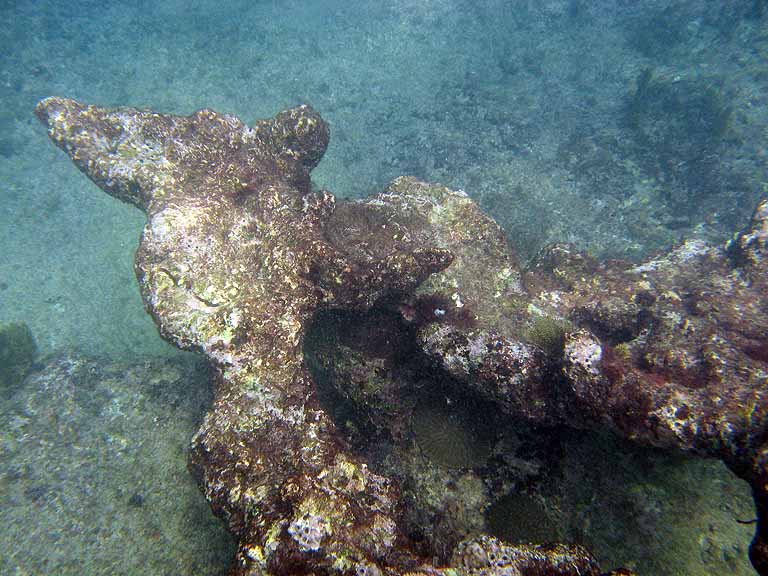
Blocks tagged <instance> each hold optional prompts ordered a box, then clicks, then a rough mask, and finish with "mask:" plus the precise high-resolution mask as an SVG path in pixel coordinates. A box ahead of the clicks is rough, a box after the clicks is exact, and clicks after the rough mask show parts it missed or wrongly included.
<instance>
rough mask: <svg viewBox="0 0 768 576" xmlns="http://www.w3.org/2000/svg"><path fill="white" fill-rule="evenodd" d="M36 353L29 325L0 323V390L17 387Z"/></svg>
mask: <svg viewBox="0 0 768 576" xmlns="http://www.w3.org/2000/svg"><path fill="white" fill-rule="evenodd" d="M36 355H37V344H35V339H34V338H33V337H32V331H31V330H30V329H29V326H27V325H26V324H24V323H21V322H19V323H12V324H3V325H0V391H12V390H14V389H15V388H16V387H18V386H19V384H21V382H22V380H24V376H25V375H26V373H27V371H28V370H29V368H30V367H31V366H32V362H34V360H35V356H36Z"/></svg>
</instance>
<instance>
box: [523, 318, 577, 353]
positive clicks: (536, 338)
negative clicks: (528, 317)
mask: <svg viewBox="0 0 768 576" xmlns="http://www.w3.org/2000/svg"><path fill="white" fill-rule="evenodd" d="M573 329H574V327H573V325H572V324H571V323H570V322H568V321H567V320H561V319H558V318H552V317H550V316H536V317H535V318H534V320H533V323H532V324H531V327H530V328H529V329H528V333H527V334H526V339H527V340H528V341H529V342H530V343H531V344H535V345H536V346H538V347H539V348H541V349H542V350H544V352H545V353H546V354H547V356H549V357H551V358H558V357H560V356H562V354H563V346H564V344H565V335H566V334H567V333H568V332H569V331H572V330H573Z"/></svg>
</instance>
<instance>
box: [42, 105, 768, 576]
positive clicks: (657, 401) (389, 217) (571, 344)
mask: <svg viewBox="0 0 768 576" xmlns="http://www.w3.org/2000/svg"><path fill="white" fill-rule="evenodd" d="M37 114H38V116H39V117H40V119H41V120H42V121H43V122H44V123H45V124H46V125H47V126H48V130H49V135H50V136H51V138H52V139H53V140H54V142H55V143H57V144H58V145H59V146H60V147H62V148H63V149H64V150H65V151H66V152H67V153H68V154H69V155H70V156H71V158H72V159H73V160H74V162H75V163H76V164H77V165H78V166H79V167H80V168H81V169H82V170H83V171H84V172H85V173H86V174H87V175H88V176H89V177H90V178H91V179H92V180H93V181H94V182H95V183H96V184H98V185H99V186H100V187H102V188H103V189H104V190H105V191H106V192H108V193H110V194H111V195H113V196H115V197H116V198H119V199H121V200H123V201H126V202H129V203H131V204H134V205H135V206H137V207H139V208H140V209H142V210H143V211H144V212H145V213H146V215H147V225H146V227H145V229H144V232H143V235H142V239H141V243H140V246H139V249H138V251H137V254H136V272H137V276H138V280H139V283H140V286H141V290H142V296H143V298H144V301H145V303H146V306H147V309H148V310H149V312H150V313H151V314H152V316H153V318H154V319H155V321H156V322H157V324H158V326H159V328H160V331H161V334H162V335H163V336H164V337H165V338H166V339H168V340H170V341H171V342H173V343H175V344H176V345H177V346H179V347H182V348H186V349H195V350H199V351H201V352H203V353H204V354H205V355H206V356H208V357H209V358H210V359H211V361H212V362H213V363H214V365H215V368H216V375H215V381H216V386H217V392H216V398H215V400H214V402H213V406H212V408H211V410H210V412H209V413H208V415H207V417H206V419H205V421H204V422H203V424H202V426H201V428H200V430H199V431H198V433H197V435H196V436H195V438H194V440H193V451H192V455H191V465H192V468H193V470H194V471H195V473H196V475H197V477H198V478H199V481H200V483H201V485H202V487H203V490H204V492H205V494H206V496H207V498H208V499H209V501H210V502H211V505H212V507H213V509H214V511H215V512H216V513H217V514H218V515H220V516H221V517H222V518H224V519H225V520H226V522H227V524H228V526H229V528H230V530H232V532H234V533H235V534H236V536H237V538H238V539H239V550H238V557H237V561H236V565H235V568H234V573H236V574H260V573H264V572H269V573H272V574H289V573H303V572H313V573H341V574H351V573H355V572H356V571H359V570H363V571H365V572H366V573H375V572H377V571H381V572H382V573H391V574H395V573H406V572H409V571H410V572H419V571H421V572H422V573H436V572H437V573H445V574H450V573H457V572H458V573H472V574H501V573H506V574H539V573H547V574H553V575H557V574H576V573H579V574H598V573H599V569H598V567H597V565H596V563H595V561H594V560H593V559H592V557H591V556H590V555H589V554H588V553H587V552H586V551H585V550H584V549H582V548H581V547H578V546H565V545H548V546H522V545H521V546H510V545H506V544H503V543H500V542H498V541H496V540H494V539H492V538H489V537H479V538H476V539H473V540H470V541H465V542H464V543H461V544H459V545H458V546H457V547H456V549H455V552H454V554H453V556H452V560H451V561H450V563H449V566H445V565H441V566H439V567H433V566H428V565H427V564H428V562H429V560H428V559H427V558H431V557H432V556H434V555H435V551H434V550H432V551H430V550H420V548H419V545H418V543H417V542H415V541H414V539H413V538H412V537H411V535H410V533H409V531H408V530H407V529H405V523H404V519H403V510H402V506H401V503H400V501H399V487H398V478H397V477H396V476H395V475H386V474H382V473H381V472H379V471H378V470H376V469H375V468H374V465H373V463H369V462H367V461H366V458H365V457H364V456H362V455H360V454H357V453H354V452H353V451H352V450H350V449H349V448H348V444H347V442H346V441H345V439H344V438H343V436H342V434H340V432H339V430H338V429H337V428H336V426H335V424H334V422H333V420H332V419H331V418H330V417H329V414H328V412H327V411H326V410H324V409H323V408H322V406H321V404H320V402H319V398H318V391H317V387H316V385H315V382H314V379H313V378H312V375H311V373H310V371H309V370H308V366H307V363H306V362H305V361H304V356H303V344H304V339H305V336H306V333H307V330H308V329H309V326H310V325H311V323H312V321H313V318H314V317H315V316H316V314H317V313H318V312H319V311H321V310H324V309H325V310H328V309H334V310H347V311H350V312H353V313H362V312H365V311H366V310H369V309H371V308H374V307H377V308H378V307H381V308H384V309H387V310H394V311H398V312H399V313H400V314H401V315H402V318H403V322H405V323H406V324H408V323H410V330H411V334H412V338H413V343H414V346H416V347H417V348H418V349H419V350H420V353H421V355H422V356H423V358H424V361H425V362H427V363H431V365H432V366H433V367H434V368H435V369H436V370H440V371H441V372H442V373H443V374H444V375H445V376H446V377H448V378H449V380H450V381H452V382H455V383H456V384H457V385H459V386H461V388H462V391H463V393H464V394H466V395H467V396H468V397H469V396H471V397H473V398H476V399H477V401H478V402H485V403H487V404H488V405H489V406H493V407H494V410H497V411H498V412H499V413H500V414H503V415H506V416H507V417H510V418H511V417H515V418H517V417H524V418H527V419H529V420H530V421H531V422H533V423H536V424H558V425H561V426H572V427H581V428H584V427H601V426H608V427H609V428H611V429H612V430H613V431H614V432H615V433H617V434H619V435H621V436H624V437H626V438H629V439H632V440H634V441H636V442H639V443H643V444H650V445H654V446H658V447H662V448H667V449H676V450H684V451H688V452H691V453H697V454H705V455H711V456H718V457H720V458H722V459H723V460H724V461H725V462H726V463H727V464H728V465H729V466H730V467H731V468H732V469H733V470H734V471H735V472H736V473H737V474H738V475H739V476H741V477H742V478H745V479H747V480H748V481H749V482H750V483H751V484H752V486H753V489H754V492H755V501H756V504H757V510H758V515H759V522H758V527H757V534H756V538H755V541H754V542H753V545H752V549H751V554H752V555H751V558H752V561H753V563H754V564H755V566H756V567H757V568H758V570H759V571H761V572H762V573H768V565H767V563H768V544H766V542H768V540H767V539H766V538H768V526H767V525H766V521H768V516H767V514H768V490H767V489H766V486H768V482H766V481H765V480H766V477H768V456H767V455H768V444H766V441H765V437H766V435H765V431H766V418H767V416H766V408H768V391H766V386H765V384H766V379H767V378H768V376H767V373H766V361H765V355H764V354H763V349H764V347H765V343H766V340H765V334H766V333H768V310H766V309H765V306H764V301H765V298H764V296H765V294H766V293H768V277H767V276H768V275H767V274H766V266H768V260H766V257H765V252H766V245H767V244H768V242H767V240H766V239H767V238H768V232H766V230H768V201H764V202H763V203H762V204H761V205H760V206H759V207H758V210H757V211H756V213H755V216H754V218H753V220H752V222H751V223H750V225H749V226H748V227H747V229H746V230H745V231H744V232H742V233H741V234H738V235H737V236H736V237H735V239H734V241H733V243H732V244H731V246H730V248H729V249H728V250H726V249H724V248H720V247H716V246H710V245H706V244H704V243H701V242H688V243H685V244H682V245H681V246H678V247H677V248H675V249H674V250H672V251H671V252H669V253H668V254H665V255H662V256H659V257H658V258H655V259H653V260H649V261H647V262H645V263H643V264H641V265H630V264H627V263H623V262H615V261H611V262H606V263H597V262H595V261H593V260H592V259H590V258H588V257H586V256H584V255H581V254H579V253H578V252H577V251H576V250H574V249H573V248H572V247H568V246H562V245H560V246H554V247H551V248H550V249H548V250H546V251H544V252H543V253H542V254H541V255H540V256H539V258H538V259H537V260H536V261H534V262H533V263H532V265H531V266H530V267H529V268H528V269H526V270H521V269H520V267H519V265H518V264H517V260H516V258H515V256H514V253H513V252H512V250H511V248H510V247H509V245H508V244H507V242H506V239H505V238H504V236H503V234H502V233H501V230H500V229H499V227H498V226H497V225H496V224H495V223H494V222H493V221H491V220H490V219H489V218H488V217H486V216H485V215H483V214H482V212H481V211H480V210H479V209H478V208H477V206H476V205H475V204H474V202H472V201H471V200H470V198H469V197H468V196H467V195H466V194H464V193H463V192H457V191H452V190H449V189H447V188H443V187H440V186H436V185H430V184H426V183H422V182H418V181H417V180H415V179H412V178H399V179H397V180H396V181H395V182H393V183H392V185H390V187H389V188H388V189H387V190H386V191H385V192H384V193H382V194H380V195H378V196H375V197H372V198H370V199H367V200H364V201H357V202H342V201H336V200H335V198H334V197H333V196H332V195H331V194H330V193H328V192H326V191H313V190H312V187H311V185H310V178H309V172H310V170H311V169H312V168H313V167H314V166H315V165H316V164H317V162H318V161H319V160H320V158H321V156H322V154H323V152H324V150H325V147H326V145H327V141H328V130H327V127H326V126H325V123H324V122H323V121H322V119H321V118H320V117H319V116H318V115H317V114H316V113H315V112H314V111H312V110H311V109H310V108H308V107H306V106H302V107H299V108H294V109H292V110H288V111H286V112H282V113H280V114H279V115H277V116H276V117H275V118H274V119H271V120H264V121H260V122H257V123H256V124H255V125H254V126H252V127H249V126H246V125H245V124H243V123H242V122H241V121H239V120H238V119H236V118H233V117H230V116H226V115H220V114H217V113H215V112H213V111H210V110H203V111H200V112H198V113H196V114H193V115H192V116H189V117H177V116H166V115H160V114H154V113H151V112H144V111H139V110H135V109H115V110H109V109H103V108H98V107H93V106H85V105H82V104H80V103H78V102H75V101H72V100H66V99H61V98H49V99H46V100H44V101H42V102H41V103H40V104H39V105H38V108H37ZM537 315H544V316H547V317H551V318H563V319H567V320H568V321H570V322H572V323H573V324H574V328H575V329H574V330H572V331H568V332H567V333H566V334H564V338H563V348H562V350H563V352H562V358H560V359H559V361H553V359H552V358H551V357H549V356H550V355H551V353H552V351H553V350H554V348H552V349H551V350H548V351H546V352H545V351H544V350H543V349H542V348H541V347H539V346H537V345H535V344H532V343H529V342H527V341H526V338H525V336H526V333H527V332H528V330H529V328H530V326H531V325H532V322H533V321H534V319H535V317H536V316H537ZM555 360H557V359H555ZM397 389H398V388H397V387H396V386H395V387H394V388H392V389H391V390H390V391H396V390H397ZM366 397H369V398H384V397H386V394H384V396H378V392H377V391H376V390H375V388H374V389H371V390H368V391H367V392H365V393H364V394H363V395H358V396H353V395H350V396H349V398H350V400H351V402H352V403H353V404H354V402H355V401H356V400H355V398H357V399H358V400H359V399H360V398H366ZM394 414H396V411H395V412H393V413H391V414H390V415H394ZM388 419H389V418H383V419H382V421H381V425H382V426H383V425H385V424H386V422H387V420H388ZM369 464H370V465H369ZM444 513H446V514H450V509H447V510H445V511H444ZM305 529H306V531H305ZM438 557H439V554H438Z"/></svg>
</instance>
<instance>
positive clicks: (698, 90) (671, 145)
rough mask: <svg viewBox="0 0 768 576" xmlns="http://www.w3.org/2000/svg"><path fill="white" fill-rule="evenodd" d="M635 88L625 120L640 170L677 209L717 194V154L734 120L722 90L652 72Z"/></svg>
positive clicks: (644, 74)
mask: <svg viewBox="0 0 768 576" xmlns="http://www.w3.org/2000/svg"><path fill="white" fill-rule="evenodd" d="M636 84H637V86H636V89H635V90H634V92H631V93H630V94H628V96H627V100H626V106H625V110H624V121H625V123H626V125H627V126H628V128H629V129H630V131H631V135H632V136H633V138H634V143H635V146H634V149H633V152H634V153H635V155H636V156H637V158H638V161H639V163H640V165H641V166H642V167H643V168H644V169H645V171H646V172H647V173H648V174H649V175H651V176H653V177H655V178H656V179H657V180H658V182H659V184H660V185H661V186H662V188H663V190H664V192H665V195H666V197H667V200H669V201H670V202H672V203H673V204H674V205H675V206H678V207H682V205H685V204H687V203H689V202H690V201H691V200H694V199H695V198H696V197H699V198H701V197H705V196H709V195H713V194H716V193H717V192H718V191H719V190H720V189H721V188H722V183H723V178H724V176H723V170H724V168H723V167H722V166H721V164H720V158H719V152H720V150H721V148H722V147H723V146H724V145H725V144H726V136H727V134H728V129H729V126H730V123H731V117H732V110H731V108H730V107H729V106H728V104H727V103H726V99H725V96H724V95H723V93H722V91H721V90H720V89H719V87H718V86H717V85H716V83H714V82H707V81H705V80H698V79H687V78H677V77H675V78H661V77H656V76H655V75H654V72H653V70H652V69H651V68H645V69H643V70H642V71H641V72H640V74H639V75H638V78H637V81H636Z"/></svg>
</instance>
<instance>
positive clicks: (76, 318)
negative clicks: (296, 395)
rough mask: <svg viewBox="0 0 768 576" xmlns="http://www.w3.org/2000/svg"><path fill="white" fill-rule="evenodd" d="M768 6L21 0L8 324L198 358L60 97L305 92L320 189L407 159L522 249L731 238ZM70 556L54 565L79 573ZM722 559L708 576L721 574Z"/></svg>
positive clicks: (263, 110)
mask: <svg viewBox="0 0 768 576" xmlns="http://www.w3.org/2000/svg"><path fill="white" fill-rule="evenodd" d="M765 11H766V9H765V8H764V2H761V1H755V0H748V1H743V2H736V1H734V2H727V3H719V2H711V1H705V0H692V1H688V2H671V1H662V0H654V1H651V2H642V3H638V2H627V1H624V0H614V1H608V0H605V1H600V2H586V1H579V0H543V1H540V2H533V1H523V0H521V1H510V0H507V1H502V0H475V1H460V0H393V1H382V0H378V1H370V0H358V1H355V2H340V1H326V2H320V1H317V2H311V1H304V2H300V1H294V0H288V1H280V2H266V1H265V2H261V1H258V2H256V1H240V2H234V1H233V2H214V1H211V0H200V1H192V2H189V1H181V0H178V1H146V2H126V3H105V2H94V1H70V2H63V1H62V2H40V1H28V2H25V1H17V2H2V3H1V4H0V17H1V18H2V19H1V20H0V22H1V23H0V42H1V43H2V54H3V58H2V67H1V68H0V101H2V104H3V106H2V109H0V323H6V322H12V321H23V322H26V323H27V324H28V325H29V326H30V327H31V329H32V331H33V333H34V335H35V338H36V340H37V342H38V347H39V348H40V351H41V354H42V355H43V356H44V355H46V354H51V353H60V352H62V351H64V350H70V349H72V350H77V351H79V352H80V353H87V354H91V355H99V356H108V357H110V358H113V359H116V360H119V361H125V362H142V361H143V359H145V358H149V357H158V356H160V357H165V358H172V359H173V360H174V361H178V362H182V363H184V362H191V360H190V359H188V358H186V355H182V354H181V353H179V352H177V351H175V350H174V349H172V348H171V347H170V346H168V345H167V344H165V343H164V342H163V341H162V340H161V339H160V338H159V336H158V335H157V333H156V330H155V328H154V326H153V324H152V322H151V320H150V319H149V317H148V316H147V315H146V314H145V313H144V310H143V307H142V303H141V299H140V297H139V294H138V290H137V287H136V284H135V280H134V278H133V271H132V254H133V250H134V249H135V247H136V242H137V238H138V235H139V233H140V230H141V226H142V224H143V216H142V215H141V214H140V213H139V212H138V211H136V210H135V209H133V208H131V207H128V206H124V205H120V204H119V203H117V202H115V201H114V200H113V199H111V198H109V197H108V196H106V195H104V194H102V193H101V192H100V191H98V190H97V189H96V188H95V186H93V185H92V184H91V183H90V181H88V180H87V179H86V178H85V177H84V176H83V175H82V174H80V173H79V172H77V171H76V170H75V169H73V167H72V165H71V163H70V162H69V160H68V159H67V158H65V156H64V155H63V154H62V153H61V152H60V151H59V150H57V149H56V148H55V147H54V146H52V145H51V144H50V143H49V141H48V140H47V138H46V135H45V131H44V129H43V128H42V126H40V125H39V124H38V123H37V121H36V120H35V118H34V117H33V115H32V109H33V108H34V105H35V104H36V103H37V101H38V100H40V99H41V98H43V97H46V96H51V95H59V96H68V97H72V98H77V99H80V100H83V101H86V102H90V103H96V104H100V105H106V106H113V105H114V106H118V105H120V106H125V105H127V106H137V107H147V108H152V109H155V110H158V111H162V112H168V113H177V114H187V113H191V112H193V111H195V110H197V109H199V108H203V107H209V108H213V109H216V110H218V111H221V112H226V113H230V114H234V115H236V116H239V117H241V118H244V119H246V120H253V119H256V118H261V117H268V116H272V115H273V114H275V113H276V112H278V111H280V110H282V109H284V108H286V107H289V106H293V105H296V104H300V103H309V104H311V105H312V106H314V107H315V108H316V109H317V110H318V111H319V112H320V113H321V114H322V116H323V117H324V118H325V119H326V120H327V121H328V122H329V124H330V126H331V144H330V147H329V149H328V153H327V154H326V157H325V158H324V160H323V161H322V163H321V164H320V166H319V167H318V169H317V170H316V171H315V172H314V173H313V176H314V179H315V182H316V184H317V185H318V186H322V187H326V188H328V189H330V190H331V191H332V192H334V193H335V194H337V195H339V196H342V197H362V196H365V195H368V194H370V193H373V192H376V191H380V190H381V189H382V188H383V187H384V186H385V185H386V184H387V182H389V181H390V180H391V179H392V178H394V177H395V176H398V175H401V174H409V175H414V176H417V177H419V178H422V179H425V180H430V181H439V182H441V183H443V184H446V185H448V186H451V187H454V188H461V189H464V190H466V191H467V192H468V193H469V194H470V195H471V196H472V197H473V198H475V199H476V200H477V201H478V202H479V203H480V204H481V205H482V206H483V207H484V208H485V209H486V210H487V211H488V212H489V213H490V214H491V215H492V216H493V217H494V218H496V219H497V220H498V221H499V222H500V223H501V224H502V225H503V227H504V228H505V230H506V231H507V233H508V235H509V237H510V240H511V241H512V243H513V244H514V245H515V246H517V248H518V250H519V251H520V253H521V256H522V258H523V259H525V258H527V257H530V256H531V255H532V254H534V253H535V252H536V251H537V250H538V249H539V248H540V247H542V246H543V245H544V244H546V243H547V242H551V241H563V240H565V241H570V242H574V243H576V244H577V245H579V246H581V247H582V248H585V249H589V250H590V251H592V252H594V253H595V254H598V255H601V256H612V257H613V256H620V257H626V258H632V259H637V258H640V257H642V256H643V255H646V254H649V253H652V252H654V251H656V250H659V249H662V248H664V247H666V246H669V245H670V244H672V243H674V242H676V241H678V240H679V239H680V238H683V237H687V238H690V237H699V238H704V239H707V240H710V241H722V240H724V239H725V238H727V237H728V236H730V234H731V233H732V232H733V231H734V230H735V229H737V228H738V227H740V226H742V225H743V224H744V223H745V222H746V220H747V218H748V216H749V214H750V212H751V210H752V209H753V207H754V205H755V204H756V201H757V199H758V198H759V197H760V195H761V194H764V193H765V184H764V183H765V182H766V181H768V179H767V178H766V148H765V142H766V135H767V134H768V102H767V101H766V98H768V96H766V95H768V65H767V64H766V62H768V15H766V14H764V12H765ZM136 401H138V400H136ZM8 410H10V409H8ZM10 414H11V412H9V411H6V412H4V419H5V423H6V424H7V423H8V422H10V420H11V416H10ZM4 430H5V432H4V436H3V438H5V440H6V441H8V442H10V440H8V439H10V438H12V437H13V431H12V428H5V429H4ZM179 442H181V443H182V444H183V443H184V442H185V440H182V439H180V440H179ZM0 473H1V472H0ZM680 474H681V475H682V476H684V475H685V473H683V472H681V473H680ZM711 474H712V476H711V477H712V478H714V480H712V482H716V483H718V484H717V485H718V486H720V483H727V482H728V480H727V478H728V477H727V474H726V473H725V472H723V471H722V470H720V471H719V472H718V471H712V472H711ZM7 477H8V475H6V476H3V478H7ZM4 481H5V480H4ZM649 482H650V480H649ZM643 486H645V484H643ZM729 486H730V485H729ZM734 486H736V485H735V484H734ZM644 490H645V488H644ZM648 490H649V491H651V492H652V490H650V489H648ZM709 490H714V488H712V486H711V485H710V486H709V487H707V488H705V491H709ZM728 490H731V488H728ZM733 490H742V492H741V494H742V496H743V487H740V486H739V487H737V488H733ZM19 505H22V504H19ZM30 510H31V509H30ZM20 517H24V516H20ZM27 518H28V521H29V522H30V523H33V522H35V520H34V514H32V513H30V515H29V516H28V517H27ZM17 528H18V526H17ZM1 530H2V528H0V531H1ZM22 532H23V530H22ZM748 532H749V530H747V533H748ZM221 538H222V539H223V538H224V537H223V536H222V537H221ZM3 541H7V540H3ZM747 544H748V538H747V540H745V541H743V544H742V550H741V552H735V553H734V554H736V556H739V554H741V557H742V560H743V550H745V549H746V546H747ZM59 546H61V544H59ZM691 546H693V547H694V548H695V547H696V546H701V544H700V543H697V541H696V536H693V537H692V544H691ZM62 554H63V556H65V557H66V553H65V552H62ZM692 554H693V555H694V556H695V555H696V554H699V552H698V551H694V553H692ZM86 555H87V554H86ZM0 556H5V554H4V553H3V551H2V550H0ZM715 556H717V554H715ZM69 561H70V562H71V561H72V559H71V558H70V559H69ZM62 562H63V561H62ZM56 566H59V567H58V568H57V567H56ZM56 566H53V567H49V568H47V569H46V570H47V572H46V573H50V574H58V573H65V572H66V570H65V569H64V568H61V566H63V564H61V565H56ZM88 566H89V568H88V573H93V574H97V573H117V572H105V571H103V570H102V569H100V568H99V566H98V565H97V564H95V563H92V564H88ZM707 566H710V565H708V564H707V563H706V562H704V561H702V562H701V571H700V572H695V573H702V574H710V573H711V574H717V573H720V572H717V570H721V569H722V566H721V565H720V564H717V563H715V564H712V565H711V566H710V567H709V568H708V567H707ZM739 566H743V564H740V565H739ZM17 568H18V567H12V566H11V565H10V564H8V565H3V566H0V569H3V570H6V571H7V573H9V574H12V573H24V572H14V571H13V570H15V569H17ZM710 568H711V570H710ZM158 570H160V569H158ZM169 570H170V569H169ZM26 573H36V572H35V571H34V569H32V571H31V572H26ZM124 573H131V572H130V570H128V569H127V568H126V572H124ZM158 573H160V572H158ZM168 573H169V574H170V573H174V572H172V571H169V572H168ZM691 573H694V572H691ZM747 573H748V572H747Z"/></svg>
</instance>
